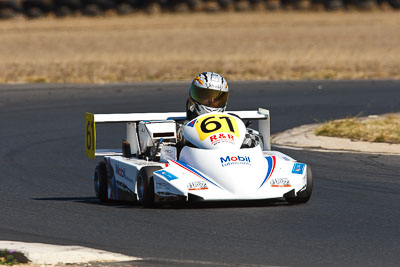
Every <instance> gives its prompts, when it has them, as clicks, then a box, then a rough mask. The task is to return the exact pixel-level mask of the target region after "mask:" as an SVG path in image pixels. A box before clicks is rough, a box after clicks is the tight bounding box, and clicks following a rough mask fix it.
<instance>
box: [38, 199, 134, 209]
mask: <svg viewBox="0 0 400 267" xmlns="http://www.w3.org/2000/svg"><path fill="white" fill-rule="evenodd" d="M32 199H33V200H41V201H67V202H77V203H84V204H91V205H101V206H115V207H121V208H125V207H127V208H128V207H130V206H137V205H138V204H136V203H135V202H129V201H107V202H100V200H98V198H97V197H47V198H32Z"/></svg>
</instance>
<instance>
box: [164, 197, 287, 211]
mask: <svg viewBox="0 0 400 267" xmlns="http://www.w3.org/2000/svg"><path fill="white" fill-rule="evenodd" d="M276 206H288V203H287V202H286V201H284V200H282V199H268V200H246V201H213V202H189V203H184V204H178V205H171V206H164V207H162V208H164V209H220V208H224V209H226V208H257V207H276Z"/></svg>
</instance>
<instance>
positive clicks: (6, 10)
mask: <svg viewBox="0 0 400 267" xmlns="http://www.w3.org/2000/svg"><path fill="white" fill-rule="evenodd" d="M15 15H17V12H16V11H15V9H13V8H11V7H3V8H1V9H0V19H11V18H13V17H15Z"/></svg>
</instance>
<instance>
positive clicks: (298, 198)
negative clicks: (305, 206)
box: [285, 165, 313, 204]
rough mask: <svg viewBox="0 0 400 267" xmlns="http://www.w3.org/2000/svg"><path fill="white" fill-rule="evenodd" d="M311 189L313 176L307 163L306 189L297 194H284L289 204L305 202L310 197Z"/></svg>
mask: <svg viewBox="0 0 400 267" xmlns="http://www.w3.org/2000/svg"><path fill="white" fill-rule="evenodd" d="M312 190H313V178H312V172H311V168H310V166H309V165H307V186H306V189H305V190H303V191H301V192H298V193H297V196H295V197H292V196H285V199H286V201H287V202H288V203H289V204H299V203H307V201H308V200H310V198H311V194H312Z"/></svg>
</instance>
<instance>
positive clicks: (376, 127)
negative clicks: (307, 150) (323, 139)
mask: <svg viewBox="0 0 400 267" xmlns="http://www.w3.org/2000/svg"><path fill="white" fill-rule="evenodd" d="M315 134H316V135H323V136H331V137H343V138H350V139H353V140H360V141H370V142H386V143H395V144H400V113H398V114H389V115H385V116H382V117H376V118H375V117H369V118H367V119H360V118H346V119H342V120H334V121H330V122H326V123H324V124H323V125H321V126H320V127H318V128H317V129H315Z"/></svg>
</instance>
